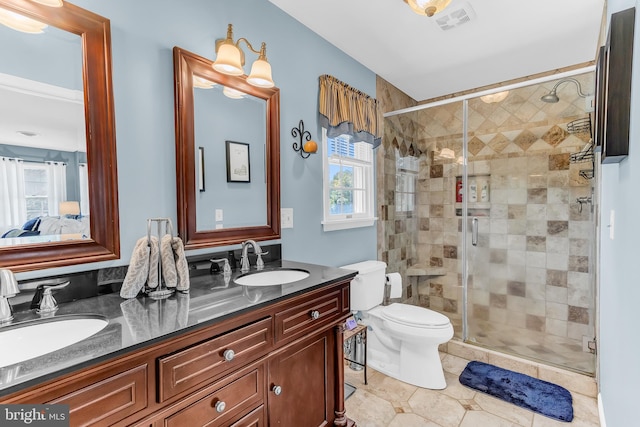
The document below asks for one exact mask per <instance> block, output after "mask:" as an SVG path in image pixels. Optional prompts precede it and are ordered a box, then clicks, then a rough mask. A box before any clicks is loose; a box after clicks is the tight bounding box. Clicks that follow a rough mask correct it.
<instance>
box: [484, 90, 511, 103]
mask: <svg viewBox="0 0 640 427" xmlns="http://www.w3.org/2000/svg"><path fill="white" fill-rule="evenodd" d="M508 95H509V91H508V90H505V91H502V92H498V93H491V94H489V95H484V96H481V97H480V99H481V100H482V102H484V103H487V104H493V103H495V102H500V101H504V99H505V98H506V97H507V96H508Z"/></svg>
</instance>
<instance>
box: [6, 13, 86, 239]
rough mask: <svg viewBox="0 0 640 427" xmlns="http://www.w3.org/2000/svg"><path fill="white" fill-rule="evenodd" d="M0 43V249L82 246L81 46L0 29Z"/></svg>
mask: <svg viewBox="0 0 640 427" xmlns="http://www.w3.org/2000/svg"><path fill="white" fill-rule="evenodd" d="M0 40H2V45H3V54H2V55H1V56H0V156H2V157H0V158H1V159H2V160H1V161H0V177H1V178H0V206H1V208H0V246H11V245H22V244H28V243H41V242H49V241H60V240H68V239H88V238H90V227H89V217H88V215H89V190H88V173H87V169H88V167H87V149H86V136H85V134H86V127H85V108H84V93H83V77H82V41H81V38H80V37H79V36H78V35H77V34H72V33H69V32H66V31H62V30H59V29H57V28H56V27H53V26H47V27H46V28H45V29H44V30H43V32H42V33H41V34H26V33H22V32H18V31H15V30H14V29H11V28H8V27H6V26H3V25H0ZM45 64H46V66H45ZM71 201H75V202H77V203H78V205H79V206H80V212H79V213H78V214H73V215H72V214H61V213H60V212H59V207H60V206H61V204H63V203H66V202H71Z"/></svg>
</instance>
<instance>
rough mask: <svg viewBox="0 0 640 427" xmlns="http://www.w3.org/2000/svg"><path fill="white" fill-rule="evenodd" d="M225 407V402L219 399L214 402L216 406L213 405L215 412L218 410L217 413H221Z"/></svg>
mask: <svg viewBox="0 0 640 427" xmlns="http://www.w3.org/2000/svg"><path fill="white" fill-rule="evenodd" d="M226 407H227V404H226V403H224V402H223V401H222V400H219V401H218V402H217V403H216V406H215V408H216V412H218V413H222V412H224V410H225V408H226Z"/></svg>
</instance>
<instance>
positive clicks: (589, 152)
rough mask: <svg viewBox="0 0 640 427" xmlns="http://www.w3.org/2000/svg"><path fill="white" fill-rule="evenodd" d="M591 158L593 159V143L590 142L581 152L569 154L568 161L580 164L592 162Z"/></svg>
mask: <svg viewBox="0 0 640 427" xmlns="http://www.w3.org/2000/svg"><path fill="white" fill-rule="evenodd" d="M593 158H594V154H593V141H592V142H589V144H587V145H586V146H585V147H584V148H583V149H582V150H581V151H579V152H577V153H571V156H570V157H569V161H570V162H571V163H581V162H588V161H593Z"/></svg>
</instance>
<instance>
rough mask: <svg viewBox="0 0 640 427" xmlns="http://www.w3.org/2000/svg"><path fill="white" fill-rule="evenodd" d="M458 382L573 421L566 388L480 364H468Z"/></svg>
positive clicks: (527, 407)
mask: <svg viewBox="0 0 640 427" xmlns="http://www.w3.org/2000/svg"><path fill="white" fill-rule="evenodd" d="M460 383H461V384H463V385H466V386H467V387H471V388H473V389H476V390H478V391H481V392H483V393H487V394H490V395H491V396H494V397H497V398H498V399H502V400H504V401H506V402H509V403H513V404H514V405H517V406H520V407H522V408H525V409H529V410H531V411H534V412H537V413H539V414H542V415H546V416H547V417H549V418H553V419H556V420H559V421H566V422H571V420H572V419H573V404H572V403H573V399H572V398H571V393H569V390H567V389H566V388H563V387H560V386H559V385H556V384H552V383H550V382H547V381H542V380H539V379H537V378H533V377H530V376H529V375H525V374H520V373H518V372H513V371H509V370H507V369H502V368H498V367H497V366H494V365H489V364H487V363H482V362H475V361H474V362H469V363H468V364H467V367H466V368H464V371H462V373H461V374H460Z"/></svg>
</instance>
